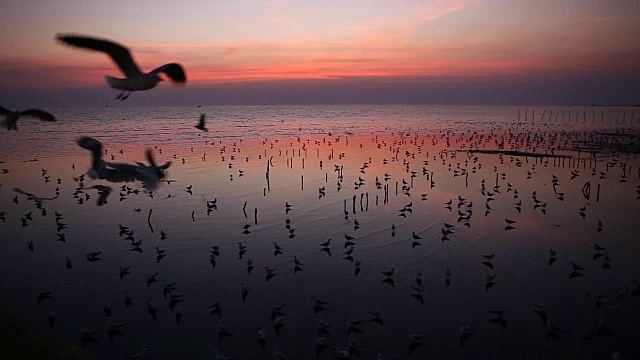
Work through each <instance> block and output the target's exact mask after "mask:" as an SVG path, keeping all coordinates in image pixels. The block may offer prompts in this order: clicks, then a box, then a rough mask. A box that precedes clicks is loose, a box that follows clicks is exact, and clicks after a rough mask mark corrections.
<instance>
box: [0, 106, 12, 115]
mask: <svg viewBox="0 0 640 360" xmlns="http://www.w3.org/2000/svg"><path fill="white" fill-rule="evenodd" d="M9 114H11V110H9V109H5V108H4V107H2V106H0V115H2V116H7V115H9Z"/></svg>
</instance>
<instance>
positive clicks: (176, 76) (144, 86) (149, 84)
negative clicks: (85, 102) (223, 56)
mask: <svg viewBox="0 0 640 360" xmlns="http://www.w3.org/2000/svg"><path fill="white" fill-rule="evenodd" d="M56 38H57V39H58V41H61V42H63V43H65V44H67V45H71V46H75V47H79V48H84V49H89V50H93V51H100V52H103V53H105V54H107V55H109V56H110V57H111V59H112V60H113V62H115V63H116V65H117V66H118V68H119V69H120V71H122V73H123V74H124V75H125V76H126V77H125V78H124V79H121V78H115V77H112V76H106V79H107V83H108V84H109V86H110V87H112V88H114V89H118V90H122V92H121V93H120V94H119V95H118V96H117V97H116V99H117V100H125V99H127V98H128V97H129V95H131V93H132V92H133V91H142V90H149V89H153V88H154V87H155V86H156V85H157V84H158V82H159V81H162V78H161V77H160V75H159V74H160V73H165V74H166V75H167V76H168V77H169V78H170V79H171V81H172V82H173V83H175V84H179V85H182V84H184V83H185V82H187V75H186V74H185V72H184V69H183V68H182V66H181V65H180V64H177V63H169V64H165V65H162V66H160V67H158V68H156V69H154V70H152V71H150V72H148V73H146V74H145V73H143V72H142V71H141V70H140V69H139V68H138V65H136V63H135V61H133V57H132V56H131V52H130V51H129V49H127V48H126V47H124V46H122V45H120V44H117V43H114V42H112V41H109V40H104V39H98V38H93V37H88V36H81V35H72V34H58V35H57V36H56ZM125 92H126V94H125Z"/></svg>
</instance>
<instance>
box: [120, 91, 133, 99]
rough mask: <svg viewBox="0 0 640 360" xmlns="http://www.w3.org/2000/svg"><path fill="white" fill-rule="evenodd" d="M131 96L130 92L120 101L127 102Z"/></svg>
mask: <svg viewBox="0 0 640 360" xmlns="http://www.w3.org/2000/svg"><path fill="white" fill-rule="evenodd" d="M129 95H131V91H129V92H128V93H127V95H125V96H123V97H122V99H120V101H124V100H127V99H128V98H129Z"/></svg>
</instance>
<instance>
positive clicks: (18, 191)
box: [13, 188, 33, 196]
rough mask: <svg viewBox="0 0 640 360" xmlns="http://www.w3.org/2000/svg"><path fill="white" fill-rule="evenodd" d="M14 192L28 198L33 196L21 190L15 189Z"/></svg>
mask: <svg viewBox="0 0 640 360" xmlns="http://www.w3.org/2000/svg"><path fill="white" fill-rule="evenodd" d="M13 191H15V192H17V193H18V194H22V195H26V196H33V194H32V193H28V192H26V191H24V190H22V189H20V188H13Z"/></svg>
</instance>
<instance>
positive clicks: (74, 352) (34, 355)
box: [0, 304, 95, 360]
mask: <svg viewBox="0 0 640 360" xmlns="http://www.w3.org/2000/svg"><path fill="white" fill-rule="evenodd" d="M0 319H2V320H1V321H2V324H1V326H0V329H1V330H0V331H1V332H0V358H2V359H15V360H18V359H65V360H70V359H82V360H86V359H95V357H93V356H92V355H91V354H89V353H88V352H87V351H85V350H84V349H82V348H79V347H76V346H73V345H72V344H70V343H69V342H68V341H66V340H65V339H63V338H62V337H61V336H59V335H56V334H54V333H53V332H51V331H49V330H46V329H44V328H42V327H40V326H39V325H36V324H34V323H33V322H32V321H31V320H29V319H26V318H23V317H21V316H19V315H17V314H16V312H15V311H14V310H13V309H12V308H11V307H9V306H6V305H4V304H2V305H0Z"/></svg>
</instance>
